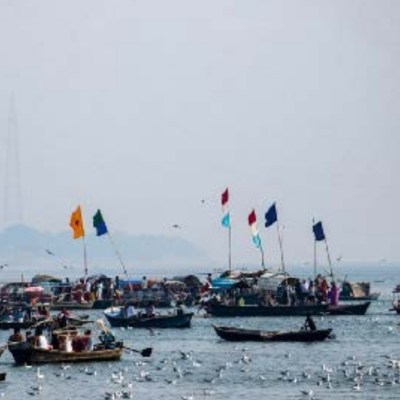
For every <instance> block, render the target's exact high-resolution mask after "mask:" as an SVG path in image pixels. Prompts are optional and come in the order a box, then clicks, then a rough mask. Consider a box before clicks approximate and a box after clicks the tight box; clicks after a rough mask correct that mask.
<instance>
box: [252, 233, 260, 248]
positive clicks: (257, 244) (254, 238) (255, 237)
mask: <svg viewBox="0 0 400 400" xmlns="http://www.w3.org/2000/svg"><path fill="white" fill-rule="evenodd" d="M253 243H254V244H255V246H256V247H261V238H260V235H259V234H257V235H254V236H253Z"/></svg>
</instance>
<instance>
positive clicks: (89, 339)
mask: <svg viewBox="0 0 400 400" xmlns="http://www.w3.org/2000/svg"><path fill="white" fill-rule="evenodd" d="M85 337H86V338H87V340H86V351H93V349H94V343H93V337H92V331H91V330H90V329H87V330H86V331H85Z"/></svg>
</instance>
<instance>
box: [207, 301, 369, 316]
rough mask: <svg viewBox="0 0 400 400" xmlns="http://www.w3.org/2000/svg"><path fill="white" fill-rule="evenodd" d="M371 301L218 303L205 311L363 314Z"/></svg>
mask: <svg viewBox="0 0 400 400" xmlns="http://www.w3.org/2000/svg"><path fill="white" fill-rule="evenodd" d="M370 304H371V302H365V303H360V304H341V305H338V306H331V305H328V304H319V305H304V306H301V305H298V306H280V305H278V306H262V305H245V306H228V305H223V304H219V303H210V304H208V305H207V307H206V310H207V312H208V313H209V314H210V315H212V316H213V317H296V316H298V317H305V316H306V315H307V314H310V315H364V314H365V313H366V311H367V309H368V307H369V306H370Z"/></svg>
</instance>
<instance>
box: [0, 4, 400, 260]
mask: <svg viewBox="0 0 400 400" xmlns="http://www.w3.org/2000/svg"><path fill="white" fill-rule="evenodd" d="M0 57H1V58H0V133H1V149H2V150H3V151H2V154H1V156H2V158H3V157H4V149H5V148H6V147H5V138H6V135H7V129H8V128H7V126H8V125H7V119H8V116H9V111H10V98H11V97H14V99H15V106H16V111H17V116H18V125H19V129H18V134H19V142H20V146H19V150H20V166H21V182H22V191H23V196H22V200H23V221H24V223H26V224H28V225H31V226H33V227H36V228H39V229H43V230H51V231H63V230H67V229H69V228H68V223H69V218H70V214H71V212H72V211H73V209H74V208H75V207H76V205H77V204H81V205H82V208H83V212H84V215H85V218H86V223H87V225H89V224H90V222H91V217H92V215H93V214H94V212H95V211H96V209H97V208H101V209H102V211H103V214H104V217H105V218H106V221H107V222H108V224H109V226H110V229H111V230H118V231H126V232H130V233H133V234H140V233H152V234H163V235H182V236H184V237H186V238H187V239H188V240H190V241H192V242H194V243H196V244H197V245H199V246H200V247H202V248H204V249H205V250H206V251H207V252H208V254H209V255H210V257H211V258H212V259H213V260H215V262H216V264H221V263H224V262H225V261H226V260H227V230H226V229H224V228H223V227H222V226H221V224H220V220H221V217H222V211H221V208H220V196H221V193H222V191H223V190H224V189H225V188H226V187H229V189H230V194H231V202H230V206H231V218H232V224H233V231H232V240H233V261H234V264H235V265H241V264H242V263H247V262H250V263H252V262H253V263H258V262H259V252H258V251H257V249H256V248H255V247H254V246H253V245H252V242H251V238H250V230H249V227H248V225H247V215H248V213H249V212H250V211H251V209H252V208H253V207H254V208H255V209H256V212H257V215H258V220H259V229H260V233H261V238H262V240H263V244H264V248H265V253H266V261H267V263H270V262H271V261H277V260H278V258H279V256H278V255H279V251H278V242H277V237H276V229H275V227H272V228H270V229H269V230H268V231H266V230H265V228H264V227H263V214H264V212H265V209H266V208H267V207H268V206H269V205H270V204H271V203H272V202H273V201H276V202H277V206H278V212H279V216H280V221H281V224H282V225H284V226H285V229H284V248H285V255H286V258H287V260H288V261H296V260H299V261H304V260H309V259H312V257H313V241H312V233H311V221H312V218H316V219H322V220H323V222H324V226H325V231H326V234H327V236H328V240H329V245H330V249H331V253H332V256H333V257H338V256H340V255H342V256H343V260H346V261H351V260H370V261H375V260H379V259H381V258H387V259H388V260H391V261H394V260H400V211H399V210H400V179H399V176H398V174H399V172H400V168H399V167H400V156H399V152H400V81H399V76H400V75H399V74H400V2H399V1H396V0H393V1H384V0H383V1H367V0H362V1H348V0H343V1H338V0H334V1H333V0H332V1H320V0H315V1H297V0H293V1H281V0H279V1H278V0H277V1H268V0H252V1H239V0H202V1H197V2H195V1H188V0H179V1H178V0H168V1H166V0H154V1H151V0H146V1H144V0H136V1H134V0H119V1H110V0H108V1H106V0H86V1H82V0H69V1H65V2H61V1H54V0H47V1H46V0H36V1H31V0H0ZM3 165H4V162H2V164H1V168H2V169H1V173H2V174H1V175H2V180H1V182H4V168H3ZM2 186H3V187H2V188H1V193H3V192H4V184H3V185H2ZM202 199H205V203H204V204H203V203H202V202H201V200H202ZM2 214H3V213H2ZM174 223H178V224H180V225H182V229H181V230H174V229H172V228H171V225H173V224H174ZM3 226H4V224H3ZM320 250H321V251H320V257H321V258H322V256H323V252H322V250H323V247H322V246H321V249H320Z"/></svg>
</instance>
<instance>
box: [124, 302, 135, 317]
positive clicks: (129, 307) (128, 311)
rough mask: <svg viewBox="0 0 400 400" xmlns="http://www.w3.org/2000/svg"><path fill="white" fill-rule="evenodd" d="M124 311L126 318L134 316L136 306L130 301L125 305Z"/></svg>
mask: <svg viewBox="0 0 400 400" xmlns="http://www.w3.org/2000/svg"><path fill="white" fill-rule="evenodd" d="M125 312H126V317H127V318H132V317H136V315H137V311H136V308H135V306H134V305H133V304H132V303H131V304H129V305H127V306H126V309H125Z"/></svg>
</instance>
